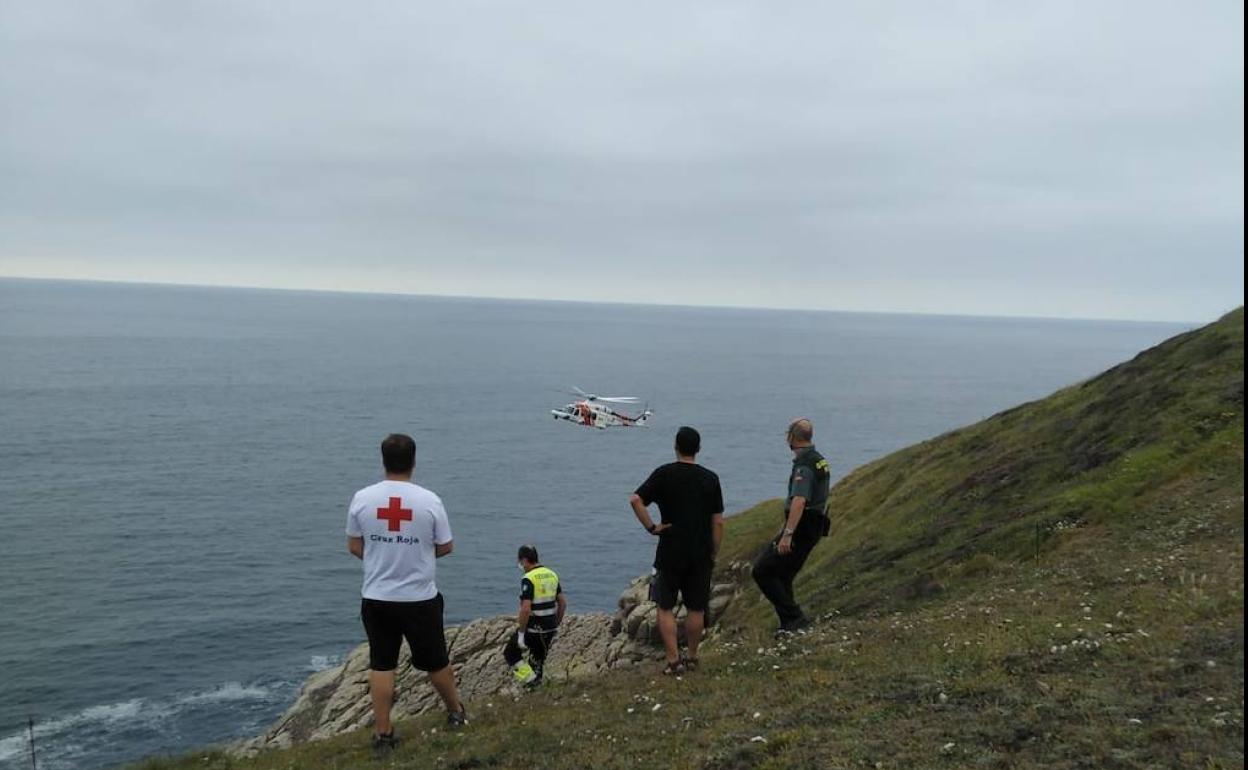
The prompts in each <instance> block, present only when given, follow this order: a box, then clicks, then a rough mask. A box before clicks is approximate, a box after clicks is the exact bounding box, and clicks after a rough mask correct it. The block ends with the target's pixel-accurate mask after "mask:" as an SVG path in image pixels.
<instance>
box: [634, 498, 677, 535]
mask: <svg viewBox="0 0 1248 770" xmlns="http://www.w3.org/2000/svg"><path fill="white" fill-rule="evenodd" d="M628 504H629V505H631V506H632V507H633V515H634V516H636V517H637V521H639V522H641V526H643V527H645V529H646V531H647V532H651V533H653V534H655V535H657V534H659V533H660V532H662V531H663V530H665V529H671V527H672V525H671V524H655V523H654V519H651V518H650V509H649V508H647V507H646V504H645V503H644V502H643V501H642V499H641V495H638V494H636V493H633V494H632V495H631V496H629V498H628Z"/></svg>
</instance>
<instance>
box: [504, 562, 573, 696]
mask: <svg viewBox="0 0 1248 770" xmlns="http://www.w3.org/2000/svg"><path fill="white" fill-rule="evenodd" d="M516 558H517V559H518V560H519V566H520V571H521V572H523V573H524V577H523V578H521V579H520V610H519V612H517V613H516V625H517V626H518V628H517V629H516V631H515V633H513V634H512V635H511V638H510V639H508V640H507V646H506V647H504V648H503V658H504V659H505V660H506V661H507V665H509V666H511V671H512V675H513V676H515V678H516V681H517V682H519V683H520V684H522V685H524V686H526V687H537V686H538V685H540V684H541V683H542V672H543V668H544V666H545V664H546V655H547V654H548V653H549V652H550V647H551V645H552V644H554V641H555V632H556V630H557V629H558V628H559V624H560V623H562V622H563V613H564V612H565V611H566V610H567V607H568V600H567V597H566V596H564V593H563V586H562V585H560V584H559V576H558V575H556V574H555V572H554V570H551V569H549V568H547V567H543V566H542V564H541V561H540V559H539V558H538V555H537V548H535V547H533V546H531V545H523V546H520V552H519V554H517V557H516ZM526 652H527V653H528V660H527V661H526V660H525V659H524V658H525V653H526Z"/></svg>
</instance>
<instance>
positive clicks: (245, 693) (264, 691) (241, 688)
mask: <svg viewBox="0 0 1248 770" xmlns="http://www.w3.org/2000/svg"><path fill="white" fill-rule="evenodd" d="M272 695H273V693H272V691H271V690H269V688H267V687H261V686H259V685H244V684H239V683H238V682H226V683H225V684H220V685H217V686H216V687H213V688H212V689H210V690H204V691H203V692H197V693H192V694H191V695H187V696H184V697H182V698H179V699H178V700H177V703H178V704H179V705H184V706H189V705H193V704H198V703H227V702H230V701H239V700H267V699H268V698H270V697H271V696H272Z"/></svg>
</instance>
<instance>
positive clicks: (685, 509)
mask: <svg viewBox="0 0 1248 770" xmlns="http://www.w3.org/2000/svg"><path fill="white" fill-rule="evenodd" d="M637 496H638V497H640V498H641V501H642V502H643V503H645V504H646V505H650V504H651V503H658V506H659V514H660V515H661V517H662V519H661V520H662V522H663V523H664V524H671V525H672V527H671V529H668V530H665V531H664V532H663V534H662V535H660V536H659V546H658V548H657V549H655V553H654V566H655V567H656V568H658V569H663V570H672V569H687V568H689V567H693V566H699V565H703V564H706V563H708V562H710V560H711V551H712V549H713V547H714V541H713V540H712V538H711V517H712V516H714V515H715V514H717V513H723V512H724V495H723V492H721V491H720V488H719V476H716V475H715V473H714V472H712V471H710V470H708V469H706V468H703V467H702V466H701V465H698V464H696V463H682V462H674V463H668V464H667V465H662V466H659V467H658V468H655V470H654V473H651V474H650V478H648V479H646V481H645V483H644V484H642V485H641V486H639V487H637Z"/></svg>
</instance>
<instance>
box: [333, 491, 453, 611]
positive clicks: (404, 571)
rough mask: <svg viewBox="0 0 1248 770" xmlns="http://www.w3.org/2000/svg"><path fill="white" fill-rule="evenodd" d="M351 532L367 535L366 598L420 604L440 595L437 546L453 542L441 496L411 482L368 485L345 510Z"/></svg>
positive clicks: (348, 533)
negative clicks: (435, 562)
mask: <svg viewBox="0 0 1248 770" xmlns="http://www.w3.org/2000/svg"><path fill="white" fill-rule="evenodd" d="M347 535H348V536H350V537H362V538H364V587H363V589H362V590H361V591H360V593H361V594H363V596H364V598H365V599H377V600H379V601H386V602H420V601H424V600H426V599H432V598H433V597H435V596H437V595H438V586H437V584H436V583H434V582H433V577H434V560H435V558H436V557H435V556H434V552H433V547H434V545H445V544H447V543H449V542H451V525H450V523H449V522H448V521H447V520H446V509H445V508H443V507H442V500H441V499H440V498H439V497H438V496H437V495H435V494H434V493H432V492H430V491H429V490H427V489H425V488H424V487H421V486H417V485H416V484H413V483H411V482H410V481H379V482H377V483H376V484H373V485H372V486H371V487H364V488H363V489H361V490H360V491H359V492H356V493H355V497H353V498H351V505H350V507H349V508H347Z"/></svg>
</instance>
